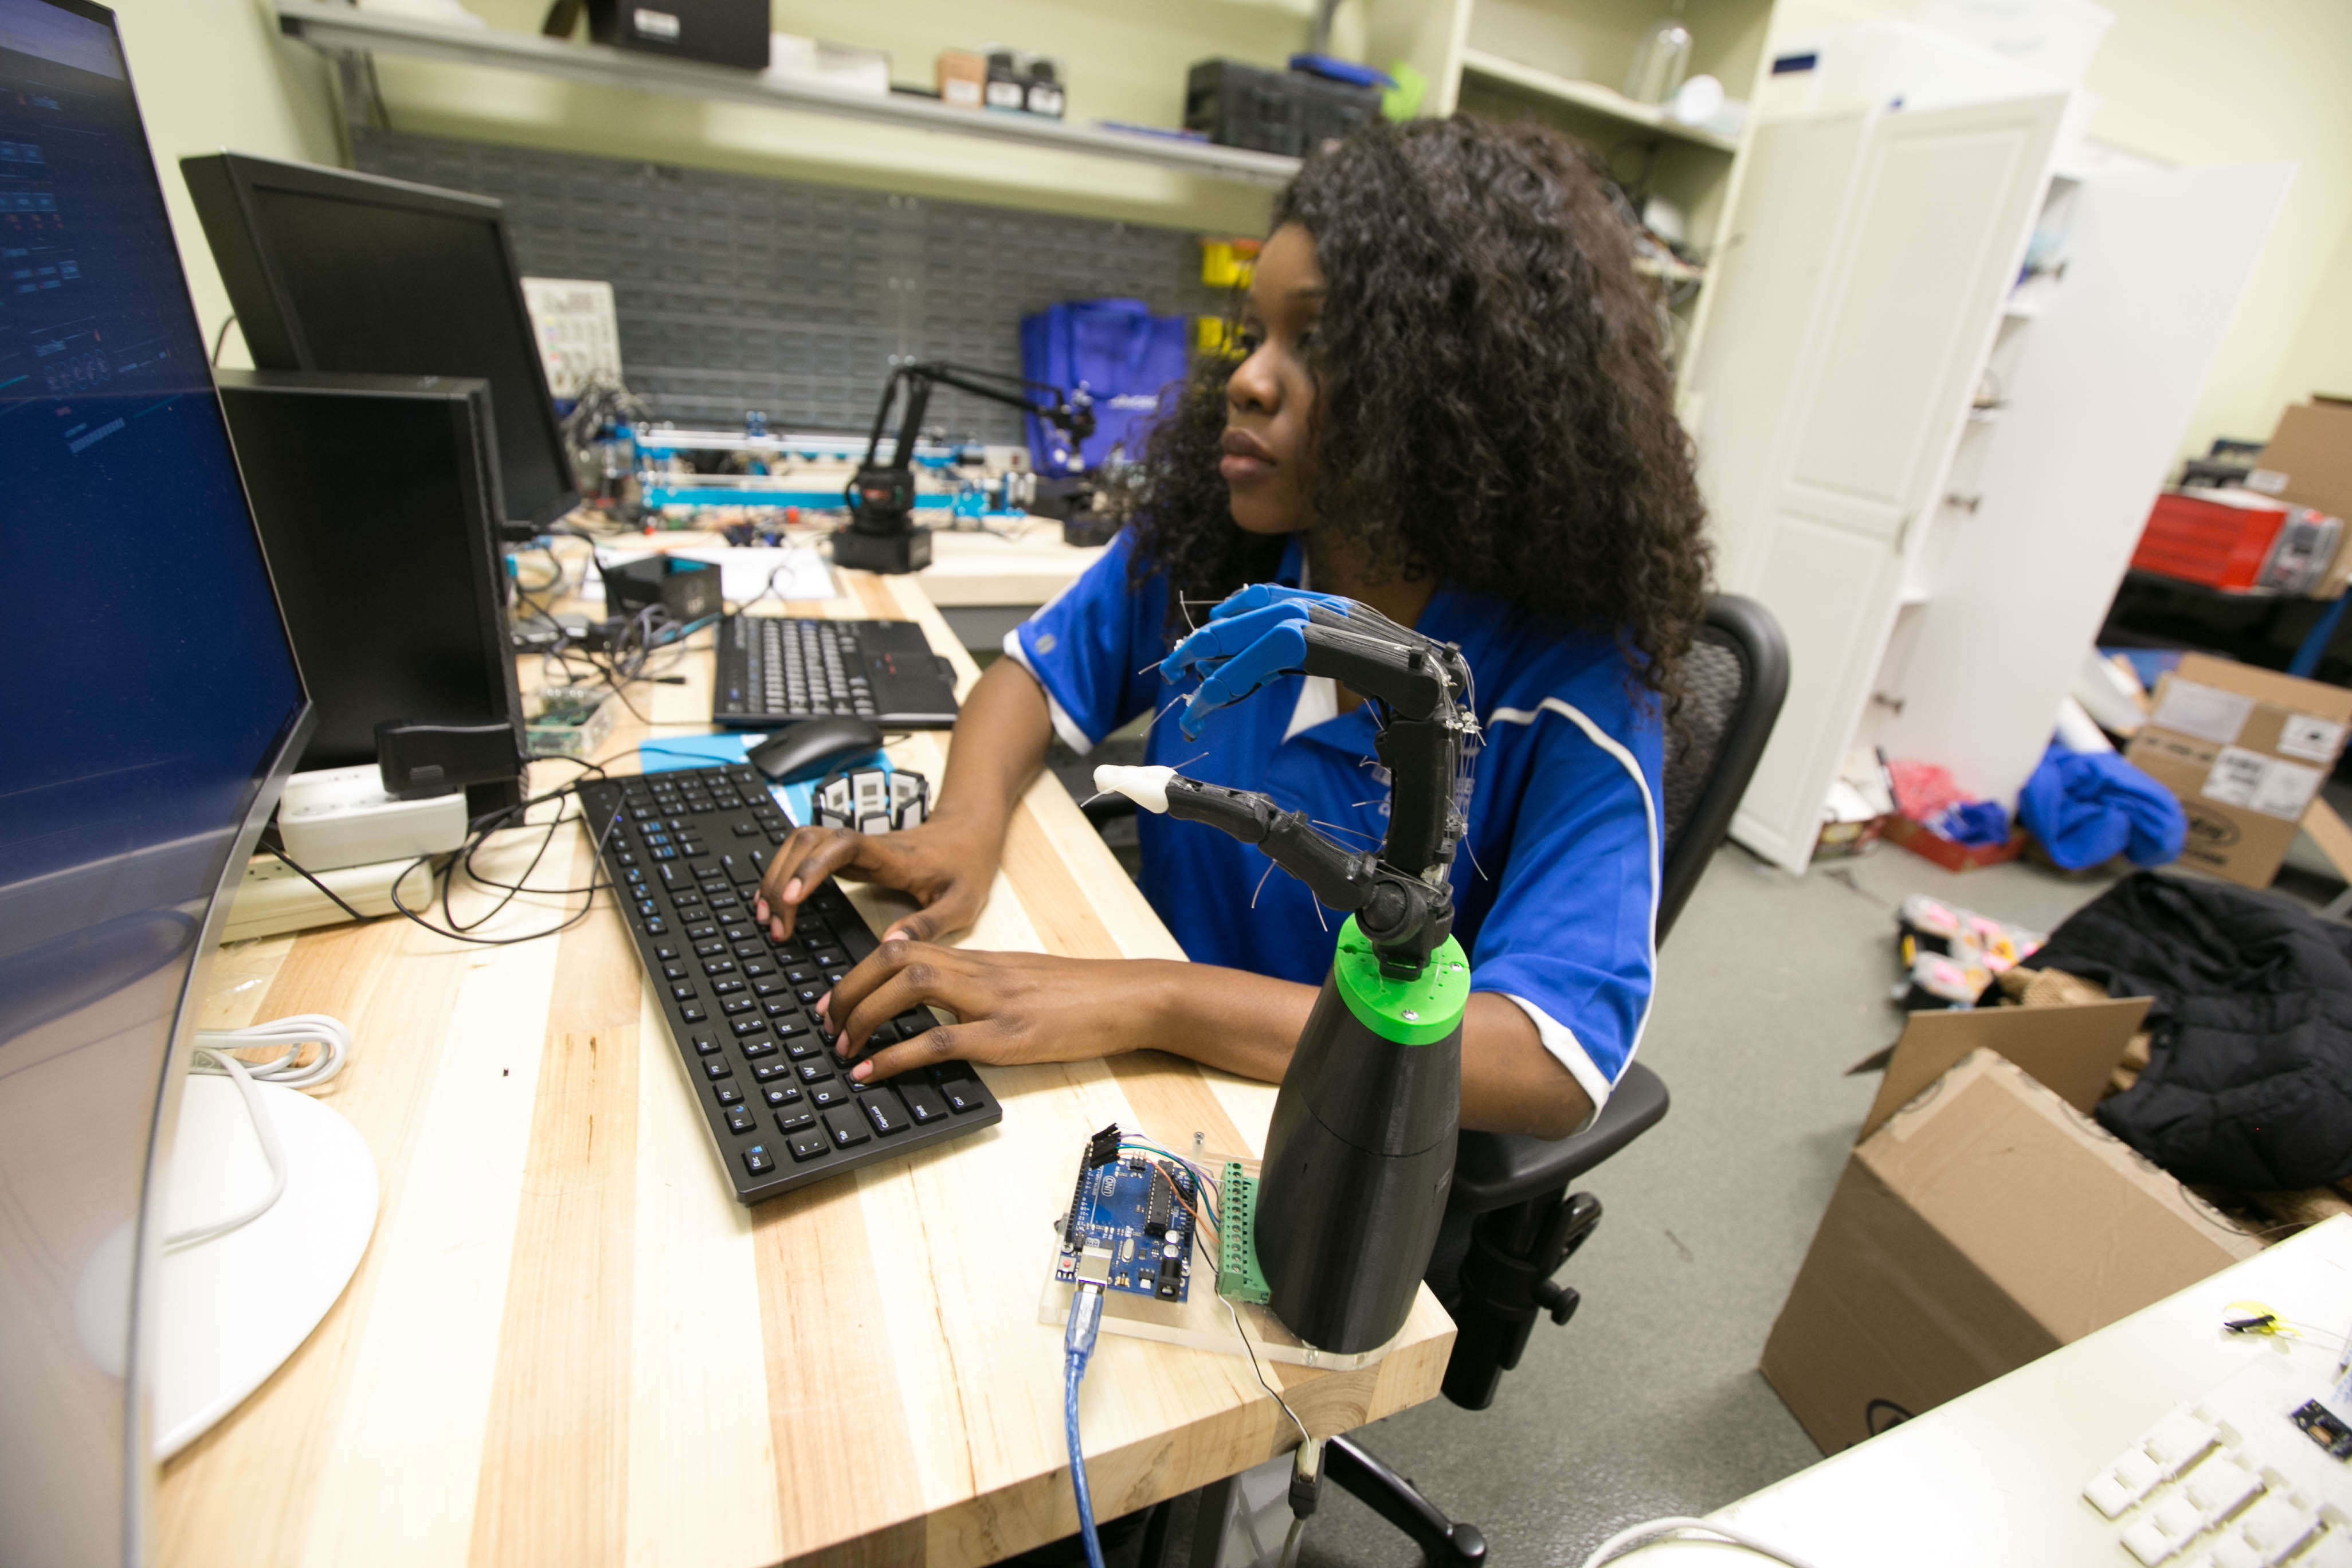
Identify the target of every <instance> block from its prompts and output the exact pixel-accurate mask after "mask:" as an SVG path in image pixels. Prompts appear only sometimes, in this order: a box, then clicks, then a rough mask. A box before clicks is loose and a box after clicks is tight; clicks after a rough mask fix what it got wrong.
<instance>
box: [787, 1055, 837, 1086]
mask: <svg viewBox="0 0 2352 1568" xmlns="http://www.w3.org/2000/svg"><path fill="white" fill-rule="evenodd" d="M795 1070H796V1071H798V1072H799V1074H800V1078H801V1081H802V1082H803V1083H820V1082H823V1081H824V1079H829V1078H831V1077H832V1076H833V1063H832V1061H831V1060H830V1059H829V1058H826V1057H825V1056H824V1053H822V1052H819V1053H818V1054H817V1055H816V1056H815V1057H814V1058H812V1059H809V1060H804V1061H803V1062H802V1063H801V1064H800V1066H799V1068H796V1069H795Z"/></svg>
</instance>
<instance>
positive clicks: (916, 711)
mask: <svg viewBox="0 0 2352 1568" xmlns="http://www.w3.org/2000/svg"><path fill="white" fill-rule="evenodd" d="M715 651H716V654H717V656H718V663H717V667H716V668H715V671H714V679H713V680H712V683H711V692H710V717H711V720H712V721H713V722H715V723H719V724H725V725H728V726H730V727H732V728H735V729H763V730H772V729H776V728H778V727H780V726H782V725H785V724H796V723H799V722H801V721H803V720H806V719H822V718H826V717H843V718H854V719H866V720H870V721H873V722H874V723H877V724H880V725H884V726H887V727H888V728H891V729H909V730H924V729H946V728H948V727H950V725H952V724H954V722H955V719H956V700H955V670H954V668H953V667H952V666H950V664H949V663H948V662H947V661H946V660H945V659H942V658H939V657H938V656H937V655H935V654H933V653H932V652H931V647H930V644H929V641H928V640H926V639H925V637H924V636H923V628H922V627H921V626H917V625H916V624H915V623H913V622H912V621H827V620H808V619H800V618H789V617H785V616H728V617H727V618H726V619H724V620H722V621H721V622H719V635H718V639H717V642H716V645H715Z"/></svg>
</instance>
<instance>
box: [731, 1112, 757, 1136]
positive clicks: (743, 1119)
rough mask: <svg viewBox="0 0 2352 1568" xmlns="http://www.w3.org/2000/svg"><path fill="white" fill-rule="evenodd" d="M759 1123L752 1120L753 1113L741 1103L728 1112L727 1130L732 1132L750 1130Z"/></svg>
mask: <svg viewBox="0 0 2352 1568" xmlns="http://www.w3.org/2000/svg"><path fill="white" fill-rule="evenodd" d="M759 1125H760V1124H759V1123H758V1122H757V1121H753V1120H752V1118H751V1112H750V1111H749V1110H745V1109H743V1107H741V1106H740V1105H739V1106H736V1107H735V1108H733V1109H732V1110H729V1111H728V1112H727V1131H730V1132H733V1133H738V1134H740V1133H745V1132H750V1131H753V1130H754V1129H755V1128H757V1127H758V1126H759Z"/></svg>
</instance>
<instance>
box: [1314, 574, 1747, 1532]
mask: <svg viewBox="0 0 2352 1568" xmlns="http://www.w3.org/2000/svg"><path fill="white" fill-rule="evenodd" d="M1685 681H1686V683H1687V694H1686V696H1685V701H1684V703H1683V719H1684V726H1683V728H1684V729H1685V734H1684V735H1683V736H1682V737H1681V738H1680V739H1679V740H1678V739H1677V737H1676V736H1675V734H1673V733H1672V732H1670V733H1669V735H1668V737H1667V743H1666V762H1665V797H1666V798H1665V801H1664V806H1663V808H1662V813H1661V815H1662V816H1664V827H1665V833H1664V887H1662V888H1661V889H1659V895H1658V933H1657V940H1658V941H1659V942H1664V941H1665V940H1666V932H1667V931H1668V930H1669V929H1671V928H1672V926H1673V925H1674V923H1675V916H1676V915H1678V914H1680V913H1681V912H1682V907H1683V903H1684V901H1685V900H1687V899H1688V898H1689V897H1690V892H1691V889H1692V888H1694V887H1696V885H1697V883H1698V879H1699V875H1700V873H1701V872H1703V871H1705V870H1706V864H1707V862H1708V860H1710V859H1711V858H1713V857H1714V855H1715V851H1716V849H1717V847H1718V846H1719V845H1721V844H1722V842H1723V837H1724V835H1725V833H1726V832H1727V831H1728V829H1729V828H1730V826H1731V814H1732V812H1733V811H1734V810H1736V809H1737V808H1738V805H1739V797H1740V795H1743V794H1745V793H1746V791H1747V788H1748V777H1749V775H1751V774H1752V773H1755V771H1756V761H1757V759H1758V758H1759V757H1760V756H1762V755H1763V752H1764V742H1765V741H1766V740H1767V739H1768V738H1769V737H1770V735H1771V733H1772V723H1773V721H1774V720H1776V719H1778V718H1779V717H1780V700H1781V698H1782V697H1784V696H1785V695H1786V694H1787V692H1788V689H1789V650H1788V645H1787V643H1786V642H1785V641H1783V640H1782V638H1781V636H1780V623H1779V622H1777V621H1775V620H1774V619H1773V618H1772V614H1771V612H1770V611H1769V610H1767V609H1765V608H1764V606H1763V605H1759V604H1757V603H1756V602H1755V601H1753V600H1751V599H1743V598H1739V597H1738V596H1736V595H1728V594H1722V595H1717V596H1716V597H1715V599H1714V600H1713V602H1712V603H1710V604H1709V605H1708V606H1707V612H1706V626H1704V628H1702V630H1701V632H1700V634H1699V639H1698V641H1697V643H1696V646H1695V647H1693V648H1692V649H1691V654H1690V658H1689V661H1688V663H1687V664H1686V665H1685ZM1665 1113H1666V1086H1665V1085H1664V1083H1663V1082H1661V1081H1660V1080H1659V1078H1658V1075H1657V1074H1655V1073H1654V1072H1652V1071H1651V1070H1650V1069H1649V1068H1646V1067H1644V1066H1643V1065H1642V1064H1641V1063H1640V1062H1634V1063H1633V1064H1632V1065H1630V1066H1628V1067H1627V1068H1626V1069H1625V1071H1624V1074H1623V1076H1622V1077H1621V1078H1620V1079H1618V1080H1617V1087H1616V1089H1615V1090H1614V1091H1613V1092H1612V1094H1611V1095H1610V1097H1609V1103H1608V1104H1607V1105H1606V1106H1604V1107H1602V1109H1601V1115H1600V1118H1599V1120H1597V1121H1594V1123H1593V1124H1592V1125H1591V1127H1589V1128H1587V1129H1585V1130H1584V1131H1582V1132H1580V1133H1578V1134H1577V1135H1576V1136H1574V1137H1572V1138H1563V1139H1560V1140H1559V1141H1557V1142H1544V1141H1543V1140H1541V1139H1536V1138H1525V1137H1518V1136H1516V1135H1513V1134H1508V1133H1496V1132H1465V1133H1464V1134H1462V1139H1461V1142H1460V1144H1459V1146H1458V1151H1457V1152H1456V1154H1455V1156H1454V1194H1453V1198H1452V1200H1451V1202H1450V1203H1449V1204H1448V1205H1447V1208H1446V1216H1445V1227H1446V1228H1445V1234H1444V1236H1442V1237H1441V1238H1440V1239H1439V1242H1438V1255H1437V1257H1436V1258H1434V1259H1433V1260H1432V1263H1431V1268H1430V1283H1431V1285H1432V1286H1433V1288H1434V1289H1436V1290H1437V1293H1438V1296H1439V1299H1440V1300H1443V1301H1444V1303H1445V1307H1446V1310H1448V1311H1450V1312H1452V1313H1453V1314H1454V1323H1455V1326H1456V1333H1455V1336H1454V1355H1453V1359H1452V1360H1450V1361H1449V1362H1447V1363H1446V1366H1445V1382H1444V1394H1445V1397H1446V1398H1448V1399H1450V1400H1452V1401H1453V1402H1454V1404H1456V1405H1461V1406H1462V1407H1463V1408H1465V1410H1484V1409H1485V1408H1486V1406H1487V1405H1491V1404H1493V1403H1494V1400H1495V1388H1496V1384H1499V1383H1500V1382H1501V1381H1502V1376H1503V1373H1505V1372H1507V1371H1508V1370H1510V1369H1511V1368H1512V1367H1515V1366H1517V1365H1518V1364H1519V1356H1520V1353H1521V1352H1524V1351H1525V1350H1526V1349H1527V1344H1528V1333H1529V1332H1530V1331H1532V1330H1533V1328H1534V1326H1535V1321H1536V1315H1537V1313H1538V1311H1545V1312H1549V1313H1550V1314H1551V1318H1552V1321H1554V1322H1556V1323H1565V1322H1567V1321H1568V1320H1569V1319H1570V1316H1571V1315H1573V1314H1574V1313H1575V1311H1576V1307H1577V1300H1578V1298H1577V1293H1576V1291H1575V1290H1574V1289H1570V1288H1569V1287H1567V1286H1564V1285H1559V1284H1556V1283H1554V1281H1553V1279H1552V1278H1551V1277H1552V1275H1553V1274H1554V1273H1555V1272H1557V1271H1558V1270H1559V1268H1560V1266H1561V1265H1562V1264H1564V1263H1566V1262H1567V1261H1568V1259H1569V1257H1570V1255H1571V1254H1572V1253H1574V1252H1575V1251H1576V1249H1577V1248H1578V1247H1581V1246H1582V1245H1583V1244H1584V1241H1585V1238H1586V1237H1590V1236H1591V1234H1592V1229H1593V1226H1596V1225H1598V1224H1599V1223H1600V1221H1601V1203H1600V1200H1599V1199H1597V1198H1595V1197H1593V1196H1592V1194H1590V1193H1575V1194H1571V1193H1570V1192H1569V1190H1568V1186H1569V1184H1570V1182H1573V1181H1575V1180H1576V1179H1577V1178H1578V1177H1579V1176H1581V1175H1582V1174H1584V1173H1585V1172H1587V1171H1589V1170H1591V1168H1592V1167H1593V1166H1595V1165H1598V1164H1599V1163H1601V1161H1603V1160H1606V1159H1608V1158H1609V1157H1610V1156H1611V1155H1612V1154H1614V1153H1616V1152H1618V1151H1619V1150H1620V1149H1622V1148H1624V1147H1625V1145H1626V1144H1628V1143H1631V1142H1633V1140H1634V1139H1636V1138H1638V1137H1640V1136H1641V1135H1642V1134H1643V1133H1644V1132H1646V1131H1649V1130H1650V1129H1651V1128H1652V1127H1654V1126H1655V1125H1656V1124H1657V1122H1658V1121H1659V1119H1660V1118H1662V1117H1664V1115H1665ZM1323 1465H1324V1473H1325V1474H1327V1475H1328V1476H1329V1477H1330V1478H1331V1479H1332V1480H1333V1481H1335V1482H1337V1483H1338V1484H1339V1486H1341V1487H1343V1488H1345V1489H1347V1490H1348V1491H1349V1492H1350V1493H1352V1494H1353V1495H1355V1496H1356V1497H1358V1498H1360V1499H1362V1500H1364V1501H1365V1502H1367V1503H1369V1504H1370V1505H1371V1507H1372V1508H1373V1510H1375V1511H1377V1512H1378V1513H1380V1515H1381V1517H1382V1518H1384V1519H1386V1520H1388V1521H1389V1522H1390V1523H1391V1524H1393V1525H1395V1526H1396V1527H1397V1528H1398V1529H1400V1530H1402V1531H1404V1532H1405V1534H1407V1535H1408V1536H1411V1537H1412V1540H1413V1542H1414V1543H1415V1544H1416V1545H1418V1546H1419V1547H1420V1548H1421V1549H1422V1551H1423V1552H1424V1553H1426V1554H1427V1555H1428V1557H1429V1560H1430V1561H1431V1562H1432V1563H1439V1564H1446V1563H1462V1564H1473V1563H1480V1562H1482V1561H1483V1560H1484V1559H1485V1557H1486V1539H1485V1537H1483V1536H1481V1535H1480V1534H1479V1533H1478V1531H1477V1529H1476V1527H1475V1526H1473V1525H1468V1524H1456V1523H1454V1521H1451V1520H1449V1519H1447V1518H1446V1517H1445V1516H1444V1514H1442V1513H1440V1512H1438V1511H1437V1510H1436V1509H1435V1508H1433V1507H1432V1506H1431V1505H1430V1503H1429V1502H1428V1500H1425V1499H1424V1498H1423V1497H1422V1495H1421V1494H1420V1493H1419V1492H1418V1491H1416V1490H1414V1489H1413V1486H1412V1482H1411V1481H1410V1480H1407V1479H1405V1478H1404V1477H1402V1476H1400V1475H1398V1474H1397V1473H1396V1472H1395V1471H1393V1470H1391V1469H1390V1468H1388V1467H1387V1466H1385V1465H1383V1464H1381V1462H1380V1461H1379V1460H1378V1459H1376V1458H1373V1457H1372V1456H1371V1455H1370V1454H1369V1453H1366V1452H1365V1451H1364V1449H1363V1447H1362V1446H1361V1445H1360V1444H1358V1443H1357V1442H1356V1441H1355V1440H1354V1439H1352V1438H1349V1437H1334V1438H1332V1439H1330V1441H1329V1442H1328V1443H1327V1444H1326V1445H1325V1447H1324V1459H1323Z"/></svg>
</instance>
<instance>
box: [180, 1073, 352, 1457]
mask: <svg viewBox="0 0 2352 1568" xmlns="http://www.w3.org/2000/svg"><path fill="white" fill-rule="evenodd" d="M254 1088H255V1089H256V1090H257V1092H258V1093H259V1094H260V1096H261V1100H262V1103H263V1104H264V1106H266V1107H267V1108H268V1112H269V1115H270V1116H271V1118H272V1119H273V1120H274V1121H275V1122H276V1124H277V1129H278V1142H279V1143H280V1145H281V1146H282V1147H283V1148H284V1150H285V1152H286V1192H285V1195H284V1196H282V1197H280V1198H279V1199H278V1202H277V1204H276V1205H273V1206H272V1207H271V1208H270V1210H269V1212H268V1213H267V1214H265V1215H262V1216H261V1217H260V1218H258V1219H257V1220H255V1221H253V1223H251V1224H250V1225H247V1226H244V1227H242V1228H241V1229H237V1230H234V1231H231V1232H229V1233H228V1234H227V1235H226V1236H222V1237H215V1238H214V1239H212V1240H211V1241H207V1242H203V1243H200V1244H199V1245H197V1246H194V1247H186V1248H184V1249H183V1250H181V1251H178V1252H166V1253H164V1254H163V1270H162V1282H161V1289H160V1293H159V1295H158V1297H157V1300H156V1303H155V1318H154V1321H155V1325H156V1335H157V1344H156V1355H155V1408H154V1417H153V1427H152V1429H153V1431H154V1433H155V1458H157V1459H158V1460H159V1461H160V1460H163V1459H168V1458H171V1457H172V1456H173V1454H176V1453H178V1452H179V1451H180V1450H181V1449H182V1448H184V1447H187V1445H188V1444H189V1443H191V1442H193V1441H194V1440H195V1439H196V1438H197V1437H199V1436H203V1435H204V1433H205V1432H206V1431H207V1430H209V1429H210V1428H211V1427H212V1426H213V1424H214V1423H215V1422H217V1421H218V1420H220V1418H221V1417H222V1416H224V1415H227V1414H228V1413H229V1412H230V1411H231V1410H234V1409H236V1406H237V1405H239V1404H241V1403H243V1401H244V1400H245V1398H246V1396H247V1394H251V1393H252V1392H253V1391H254V1390H255V1389H257V1388H259V1387H260V1386H261V1385H262V1384H263V1383H265V1382H266V1381H268V1377H269V1375H270V1373H274V1372H276V1371H277V1370H278V1366H279V1365H280V1364H282V1363H284V1362H285V1361H286V1359H287V1358H288V1357H289V1356H291V1355H292V1354H293V1353H294V1352H295V1351H296V1350H297V1349H299V1347H300V1345H301V1343H302V1342H303V1341H304V1340H306V1339H308V1338H309V1337H310V1331H311V1330H313V1329H315V1328H316V1327H318V1325H319V1322H320V1320H321V1319H323V1318H324V1317H325V1316H326V1315H327V1311H328V1309H329V1308H331V1307H332V1306H333V1305H334V1304H335V1300H336V1298H337V1297H339V1296H341V1294H342V1293H343V1287H344V1286H345V1285H346V1284H348V1283H350V1281H351V1278H352V1273H353V1271H354V1270H356V1269H357V1268H359V1263H360V1258H361V1257H362V1254H364V1253H365V1252H366V1251H367V1245H368V1238H369V1237H370V1236H371V1235H373V1233H374V1230H375V1215H376V1172H375V1157H374V1156H373V1154H372V1153H370V1152H369V1151H368V1146H367V1142H366V1140H364V1139H362V1137H361V1136H360V1134H359V1130H358V1129H357V1128H355V1127H353V1126H352V1124H351V1123H350V1122H349V1121H345V1120H344V1119H343V1118H342V1116H341V1114H340V1113H338V1112H337V1111H335V1110H332V1109H331V1108H330V1107H329V1106H327V1105H326V1104H324V1103H322V1102H321V1101H320V1100H314V1099H313V1098H311V1097H310V1095H308V1094H304V1093H302V1092H301V1091H300V1090H299V1089H286V1088H282V1087H280V1086H278V1085H277V1084H268V1083H262V1084H256V1085H255V1086H254ZM268 1186H269V1167H268V1163H267V1162H266V1161H265V1160H264V1159H263V1157H262V1153H261V1145H260V1143H259V1142H258V1141H257V1139H256V1137H255V1135H254V1130H253V1121H252V1118H251V1116H250V1115H249V1114H248V1113H247V1110H246V1106H245V1101H244V1100H243V1099H242V1098H241V1097H240V1096H239V1095H238V1093H237V1090H236V1084H234V1083H232V1082H230V1081H229V1080H228V1079H226V1078H222V1077H219V1076H217V1075H215V1074H211V1073H192V1074H190V1075H189V1077H188V1082H187V1089H186V1092H185V1094H184V1096H183V1097H182V1100H181V1103H180V1124H179V1133H178V1136H177V1139H176V1140H175V1142H174V1143H173V1152H172V1180H171V1185H170V1186H169V1187H168V1188H167V1189H166V1195H165V1203H166V1205H167V1206H166V1210H165V1212H166V1214H167V1215H169V1216H170V1218H169V1224H168V1229H169V1230H174V1231H176V1230H183V1229H185V1228H187V1227H189V1226H195V1225H201V1224H203V1223H204V1221H205V1218H206V1217H208V1216H211V1215H226V1214H232V1213H235V1212H236V1210H237V1209H239V1208H241V1207H243V1206H245V1205H248V1204H250V1203H251V1202H253V1200H254V1199H255V1198H256V1197H257V1196H259V1195H260V1194H262V1193H264V1192H266V1191H268Z"/></svg>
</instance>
